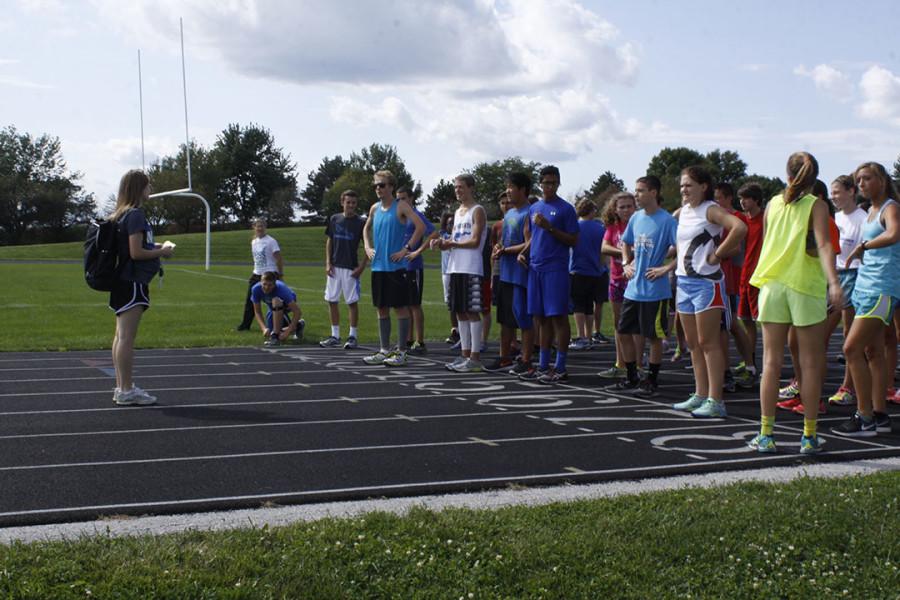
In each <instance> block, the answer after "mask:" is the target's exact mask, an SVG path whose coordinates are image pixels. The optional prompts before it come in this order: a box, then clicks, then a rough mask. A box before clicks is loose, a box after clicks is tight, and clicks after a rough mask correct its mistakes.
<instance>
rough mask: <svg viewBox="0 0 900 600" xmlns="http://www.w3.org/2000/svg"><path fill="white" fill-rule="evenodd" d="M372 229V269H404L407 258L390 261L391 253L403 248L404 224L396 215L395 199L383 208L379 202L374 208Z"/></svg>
mask: <svg viewBox="0 0 900 600" xmlns="http://www.w3.org/2000/svg"><path fill="white" fill-rule="evenodd" d="M373 218H374V221H373V222H372V230H373V231H374V234H375V235H374V243H375V258H373V259H372V270H373V271H401V270H402V271H405V270H406V266H407V262H408V261H407V260H406V259H405V258H404V259H403V260H399V261H397V262H393V261H391V254H393V253H395V252H399V251H400V250H401V249H402V248H403V238H404V235H405V233H406V225H404V224H403V223H401V222H400V218H399V217H398V216H397V200H396V199H395V200H394V202H393V203H392V204H391V207H390V208H389V209H387V210H384V209H383V208H382V206H381V203H378V204H377V205H376V208H375V216H374V217H373Z"/></svg>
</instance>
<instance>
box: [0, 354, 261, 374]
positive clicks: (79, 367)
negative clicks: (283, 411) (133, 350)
mask: <svg viewBox="0 0 900 600" xmlns="http://www.w3.org/2000/svg"><path fill="white" fill-rule="evenodd" d="M254 356H257V357H258V356H259V355H258V354H256V355H254ZM267 364H272V361H271V360H265V359H262V360H251V361H244V362H235V361H229V362H214V363H211V362H199V363H167V364H157V365H145V364H141V362H140V360H138V361H137V362H136V363H135V365H134V370H135V371H140V370H141V369H168V368H170V367H233V366H236V365H244V366H248V365H267ZM103 366H109V367H111V366H112V363H108V362H107V363H104V364H103ZM96 368H97V366H95V365H77V366H71V367H26V368H21V369H20V368H15V369H0V373H3V372H13V373H19V372H21V371H41V372H46V371H83V370H86V369H96Z"/></svg>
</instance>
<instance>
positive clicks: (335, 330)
mask: <svg viewBox="0 0 900 600" xmlns="http://www.w3.org/2000/svg"><path fill="white" fill-rule="evenodd" d="M331 335H332V336H333V337H336V338H337V339H341V326H340V325H332V326H331Z"/></svg>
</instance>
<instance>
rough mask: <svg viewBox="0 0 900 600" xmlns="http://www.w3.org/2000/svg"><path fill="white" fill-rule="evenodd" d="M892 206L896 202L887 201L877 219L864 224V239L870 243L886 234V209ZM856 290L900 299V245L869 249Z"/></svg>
mask: <svg viewBox="0 0 900 600" xmlns="http://www.w3.org/2000/svg"><path fill="white" fill-rule="evenodd" d="M891 204H896V202H894V201H893V200H891V199H888V200H886V201H885V203H884V204H882V205H881V209H879V211H878V214H877V215H875V218H874V219H872V220H871V221H867V222H866V223H863V226H862V239H864V240H865V241H867V242H868V241H871V240H874V239H875V238H876V237H878V236H879V235H881V234H882V233H884V225H883V224H882V220H883V218H884V217H883V215H884V209H885V208H887V207H888V206H889V205H891ZM870 210H871V209H870ZM856 289H858V290H862V291H864V292H869V293H874V294H885V295H888V296H893V297H894V298H900V243H897V244H892V245H890V246H885V247H884V248H871V249H867V250H866V251H865V253H863V262H862V265H860V267H859V271H857V272H856Z"/></svg>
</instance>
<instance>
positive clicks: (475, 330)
mask: <svg viewBox="0 0 900 600" xmlns="http://www.w3.org/2000/svg"><path fill="white" fill-rule="evenodd" d="M469 329H470V330H471V331H472V352H481V342H482V340H481V332H482V330H483V329H484V323H482V322H481V319H475V320H474V321H469ZM475 344H478V347H477V348H476V347H475Z"/></svg>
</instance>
